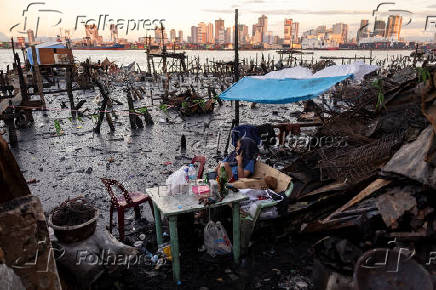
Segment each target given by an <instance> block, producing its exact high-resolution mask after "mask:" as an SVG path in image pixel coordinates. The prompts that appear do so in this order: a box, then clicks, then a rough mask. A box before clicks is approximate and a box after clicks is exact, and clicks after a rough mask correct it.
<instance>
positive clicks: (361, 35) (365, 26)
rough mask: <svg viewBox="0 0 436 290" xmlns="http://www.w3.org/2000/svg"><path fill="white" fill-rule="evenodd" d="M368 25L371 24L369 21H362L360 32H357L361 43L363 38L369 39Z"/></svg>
mask: <svg viewBox="0 0 436 290" xmlns="http://www.w3.org/2000/svg"><path fill="white" fill-rule="evenodd" d="M368 24H369V21H368V19H362V20H360V27H359V30H357V41H359V40H360V39H362V38H367V37H369V29H368Z"/></svg>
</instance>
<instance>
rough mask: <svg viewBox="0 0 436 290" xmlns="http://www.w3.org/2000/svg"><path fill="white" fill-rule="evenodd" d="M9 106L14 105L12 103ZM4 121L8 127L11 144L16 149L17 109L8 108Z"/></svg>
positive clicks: (4, 114) (4, 113)
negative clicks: (15, 120)
mask: <svg viewBox="0 0 436 290" xmlns="http://www.w3.org/2000/svg"><path fill="white" fill-rule="evenodd" d="M9 105H12V104H11V102H9ZM3 119H4V121H5V124H6V126H8V133H9V143H10V144H11V146H12V147H15V146H16V145H17V144H18V140H17V132H16V129H15V124H14V119H15V109H14V108H13V107H12V106H10V107H8V108H6V110H5V111H4V112H3Z"/></svg>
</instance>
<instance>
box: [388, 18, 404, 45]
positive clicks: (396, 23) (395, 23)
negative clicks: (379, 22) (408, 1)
mask: <svg viewBox="0 0 436 290" xmlns="http://www.w3.org/2000/svg"><path fill="white" fill-rule="evenodd" d="M402 22H403V17H401V16H399V15H390V16H389V17H388V24H387V25H386V33H385V37H386V38H395V39H397V40H400V33H401V24H402Z"/></svg>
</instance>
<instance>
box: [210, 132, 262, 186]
mask: <svg viewBox="0 0 436 290" xmlns="http://www.w3.org/2000/svg"><path fill="white" fill-rule="evenodd" d="M258 152H259V150H258V148H257V145H256V142H255V141H254V140H253V139H251V138H246V137H243V138H241V139H239V140H238V142H237V145H236V149H235V151H233V152H232V153H230V155H229V156H227V157H226V158H224V160H223V161H221V162H220V163H219V164H218V166H217V167H216V168H215V171H216V173H217V175H218V176H219V175H220V168H221V167H222V166H224V168H225V170H226V173H227V176H228V178H229V182H233V181H236V180H238V179H239V178H247V177H250V176H251V175H252V174H253V173H254V165H255V162H256V156H257V154H258Z"/></svg>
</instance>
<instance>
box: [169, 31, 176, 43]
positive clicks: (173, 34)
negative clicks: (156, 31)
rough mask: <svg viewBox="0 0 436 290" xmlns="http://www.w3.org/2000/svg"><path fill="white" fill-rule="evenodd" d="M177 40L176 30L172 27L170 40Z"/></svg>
mask: <svg viewBox="0 0 436 290" xmlns="http://www.w3.org/2000/svg"><path fill="white" fill-rule="evenodd" d="M175 41H176V30H175V29H171V30H170V42H175Z"/></svg>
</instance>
